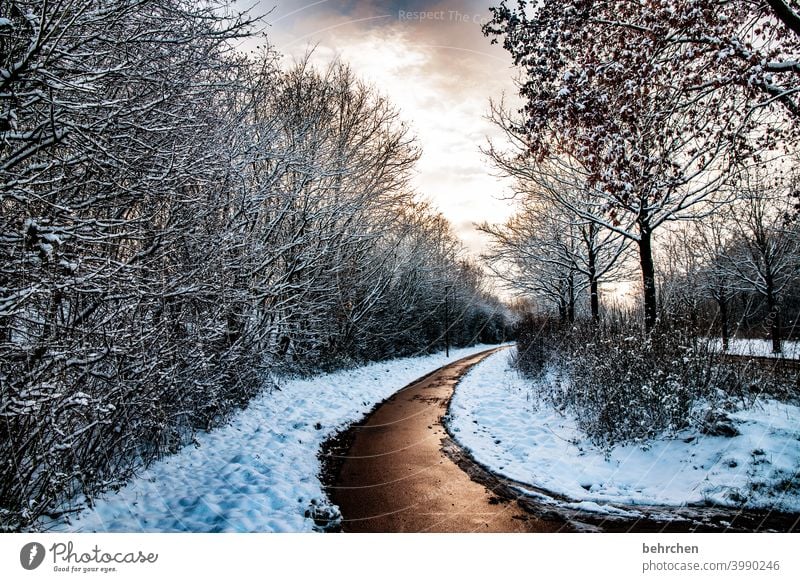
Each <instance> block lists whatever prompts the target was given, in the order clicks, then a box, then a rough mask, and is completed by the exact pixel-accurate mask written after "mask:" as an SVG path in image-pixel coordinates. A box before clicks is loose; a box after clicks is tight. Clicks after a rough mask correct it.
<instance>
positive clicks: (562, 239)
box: [481, 185, 625, 322]
mask: <svg viewBox="0 0 800 582" xmlns="http://www.w3.org/2000/svg"><path fill="white" fill-rule="evenodd" d="M529 186H530V185H529ZM524 195H525V200H524V202H523V203H522V205H521V209H520V211H519V212H518V213H517V214H516V215H515V216H513V217H512V218H511V219H509V220H508V222H506V223H505V224H503V225H489V224H484V225H482V226H481V230H483V231H484V232H486V233H487V234H488V235H489V236H490V237H491V239H492V248H491V250H490V251H489V252H488V253H487V254H486V255H485V256H484V258H485V259H486V260H487V261H488V263H489V264H490V265H491V266H490V269H491V270H492V272H493V273H494V274H495V276H497V277H499V278H500V279H501V280H502V281H504V282H505V283H506V284H507V285H508V286H509V288H511V289H514V290H517V291H518V292H522V293H530V294H533V295H534V296H540V297H543V298H545V299H547V300H549V301H552V302H553V303H554V304H555V305H556V307H557V309H558V312H559V315H560V317H561V320H562V321H565V322H566V321H569V322H571V321H574V319H575V308H576V298H577V296H578V295H579V294H580V293H581V292H582V291H584V290H588V291H589V309H590V314H591V318H592V320H593V321H594V322H598V321H599V319H600V298H599V287H600V284H601V282H603V281H604V280H608V279H613V278H614V277H615V276H616V275H619V273H620V269H621V265H622V261H621V260H620V258H621V256H622V254H623V252H624V250H625V245H624V242H625V241H624V240H623V239H621V237H619V236H617V235H616V234H615V233H613V232H611V231H603V230H602V229H600V228H599V227H598V226H597V224H595V223H593V222H589V221H586V220H582V219H579V218H576V217H575V216H574V215H572V214H570V213H569V212H568V210H566V209H565V208H563V207H562V206H560V205H558V204H556V203H555V202H554V201H553V200H552V199H551V198H549V197H548V196H546V195H543V194H542V193H541V192H537V191H535V190H528V191H526V192H525V193H524Z"/></svg>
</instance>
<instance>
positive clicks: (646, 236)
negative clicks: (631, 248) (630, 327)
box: [639, 227, 657, 331]
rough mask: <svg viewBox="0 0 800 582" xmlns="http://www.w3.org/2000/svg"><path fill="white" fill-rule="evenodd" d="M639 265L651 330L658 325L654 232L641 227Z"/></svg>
mask: <svg viewBox="0 0 800 582" xmlns="http://www.w3.org/2000/svg"><path fill="white" fill-rule="evenodd" d="M639 266H640V268H641V270H642V289H643V291H644V328H645V330H646V331H651V330H652V329H653V327H655V325H656V317H657V304H656V271H655V265H654V263H653V247H652V233H651V232H650V231H649V230H648V229H646V228H644V227H641V228H640V239H639Z"/></svg>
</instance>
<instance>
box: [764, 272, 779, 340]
mask: <svg viewBox="0 0 800 582" xmlns="http://www.w3.org/2000/svg"><path fill="white" fill-rule="evenodd" d="M766 296H767V322H768V324H769V337H770V339H771V340H772V353H773V354H780V353H781V352H782V351H783V350H782V349H781V313H780V308H779V307H778V301H777V299H776V298H775V290H774V289H773V285H772V281H767V293H766Z"/></svg>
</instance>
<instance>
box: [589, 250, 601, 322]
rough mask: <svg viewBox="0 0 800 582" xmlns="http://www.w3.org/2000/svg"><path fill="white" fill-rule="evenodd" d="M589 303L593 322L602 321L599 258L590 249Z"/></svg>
mask: <svg viewBox="0 0 800 582" xmlns="http://www.w3.org/2000/svg"><path fill="white" fill-rule="evenodd" d="M588 258H589V304H590V308H591V310H592V322H593V323H594V324H598V323H600V291H599V284H598V281H597V259H596V257H595V253H594V251H589V257H588Z"/></svg>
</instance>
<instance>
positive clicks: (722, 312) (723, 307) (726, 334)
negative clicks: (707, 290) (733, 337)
mask: <svg viewBox="0 0 800 582" xmlns="http://www.w3.org/2000/svg"><path fill="white" fill-rule="evenodd" d="M717 305H718V306H719V323H720V327H721V328H722V351H723V352H727V351H728V348H729V347H730V327H729V324H728V298H727V297H726V296H725V295H724V293H720V294H719V299H717Z"/></svg>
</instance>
